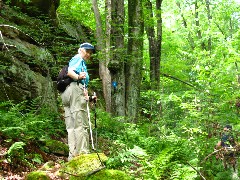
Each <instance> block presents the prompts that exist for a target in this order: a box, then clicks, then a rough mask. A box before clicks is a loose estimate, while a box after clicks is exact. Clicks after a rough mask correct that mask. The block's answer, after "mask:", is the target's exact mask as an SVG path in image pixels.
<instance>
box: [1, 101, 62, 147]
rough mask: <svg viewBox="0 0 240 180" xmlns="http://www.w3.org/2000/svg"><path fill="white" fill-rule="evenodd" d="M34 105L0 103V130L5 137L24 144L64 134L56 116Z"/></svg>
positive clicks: (60, 122)
mask: <svg viewBox="0 0 240 180" xmlns="http://www.w3.org/2000/svg"><path fill="white" fill-rule="evenodd" d="M34 105H35V103H34V101H32V104H28V103H27V102H22V103H20V104H17V105H13V104H12V103H6V102H3V103H1V105H0V106H2V107H3V108H2V109H1V110H0V115H1V122H0V124H1V126H0V130H1V131H2V132H3V134H4V135H5V136H6V137H8V138H11V139H19V140H22V141H23V142H24V141H30V140H38V139H40V138H50V137H51V136H56V137H57V136H59V135H61V134H63V133H64V123H63V122H62V121H60V120H59V119H58V116H57V114H53V113H51V112H49V111H46V110H45V108H44V107H43V108H42V109H36V107H35V106H34ZM38 108H39V107H38ZM46 108H47V107H46Z"/></svg>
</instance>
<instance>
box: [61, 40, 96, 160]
mask: <svg viewBox="0 0 240 180" xmlns="http://www.w3.org/2000/svg"><path fill="white" fill-rule="evenodd" d="M94 50H95V48H94V46H93V45H92V44H90V43H83V44H81V45H80V48H79V49H78V54H76V55H75V56H74V57H72V59H71V60H70V61H69V67H68V76H69V77H71V78H72V79H73V82H71V83H70V85H69V86H68V87H67V88H66V90H65V91H64V92H63V93H62V94H61V98H62V103H63V106H64V111H65V124H66V129H67V133H68V146H69V157H68V161H69V160H71V159H72V158H73V157H75V156H77V155H79V154H87V153H89V135H88V127H89V123H88V112H87V101H91V100H92V99H96V96H91V97H89V96H88V91H87V86H88V83H89V75H88V71H87V65H86V61H88V60H89V59H90V58H91V55H92V54H93V53H94Z"/></svg>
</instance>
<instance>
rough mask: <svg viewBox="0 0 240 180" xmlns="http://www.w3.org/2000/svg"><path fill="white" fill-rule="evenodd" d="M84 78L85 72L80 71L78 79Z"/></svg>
mask: <svg viewBox="0 0 240 180" xmlns="http://www.w3.org/2000/svg"><path fill="white" fill-rule="evenodd" d="M85 78H86V73H85V72H80V73H79V76H78V79H85Z"/></svg>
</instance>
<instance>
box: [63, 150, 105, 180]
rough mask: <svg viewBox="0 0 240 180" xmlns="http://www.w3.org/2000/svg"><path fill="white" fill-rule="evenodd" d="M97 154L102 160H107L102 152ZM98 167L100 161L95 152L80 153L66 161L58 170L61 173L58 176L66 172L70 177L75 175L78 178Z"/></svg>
mask: <svg viewBox="0 0 240 180" xmlns="http://www.w3.org/2000/svg"><path fill="white" fill-rule="evenodd" d="M99 156H100V159H101V161H102V162H105V161H107V156H105V155H104V154H103V153H99ZM99 167H101V162H100V160H99V159H98V155H97V154H96V153H93V154H82V155H80V156H77V157H75V158H73V159H72V160H71V161H69V162H67V163H66V164H65V166H64V167H62V168H61V169H60V171H59V172H60V173H61V174H60V176H64V175H66V174H68V175H70V176H71V178H73V177H77V178H78V179H79V178H84V177H86V176H87V174H88V173H89V172H91V171H93V170H95V169H98V168H99Z"/></svg>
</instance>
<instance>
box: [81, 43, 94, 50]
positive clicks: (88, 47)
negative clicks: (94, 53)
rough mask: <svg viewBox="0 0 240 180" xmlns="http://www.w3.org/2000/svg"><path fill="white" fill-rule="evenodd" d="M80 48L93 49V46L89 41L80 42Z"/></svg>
mask: <svg viewBox="0 0 240 180" xmlns="http://www.w3.org/2000/svg"><path fill="white" fill-rule="evenodd" d="M80 48H84V49H92V50H95V48H94V46H93V45H92V44H90V43H82V44H80Z"/></svg>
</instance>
